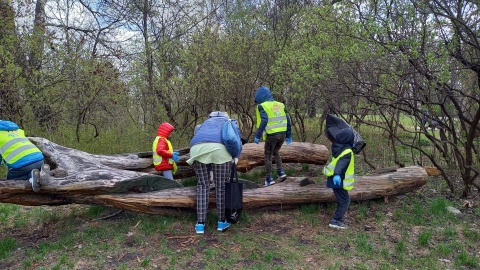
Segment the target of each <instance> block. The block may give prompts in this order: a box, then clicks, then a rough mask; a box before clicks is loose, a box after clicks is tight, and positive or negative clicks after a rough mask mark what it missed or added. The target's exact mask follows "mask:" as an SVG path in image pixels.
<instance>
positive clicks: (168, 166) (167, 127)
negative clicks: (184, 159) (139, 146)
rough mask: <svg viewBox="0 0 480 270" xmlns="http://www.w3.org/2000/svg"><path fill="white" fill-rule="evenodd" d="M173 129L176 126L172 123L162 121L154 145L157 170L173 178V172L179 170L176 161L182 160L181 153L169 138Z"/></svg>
mask: <svg viewBox="0 0 480 270" xmlns="http://www.w3.org/2000/svg"><path fill="white" fill-rule="evenodd" d="M173 130H174V127H173V126H172V125H171V124H170V123H167V122H163V123H161V124H160V126H159V127H158V131H157V137H156V138H155V140H154V141H153V145H152V151H153V165H154V166H155V170H156V171H161V172H162V173H163V176H164V177H165V178H168V179H172V180H173V174H175V173H176V172H177V163H176V162H177V161H179V160H180V154H179V153H178V152H174V151H173V147H172V144H171V143H170V141H169V140H168V137H169V136H170V133H172V131H173Z"/></svg>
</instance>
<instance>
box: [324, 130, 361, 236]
mask: <svg viewBox="0 0 480 270" xmlns="http://www.w3.org/2000/svg"><path fill="white" fill-rule="evenodd" d="M354 146H355V135H354V132H353V129H351V128H346V129H343V130H341V131H340V132H339V133H338V134H337V135H336V136H335V142H333V143H332V161H331V162H330V163H329V164H328V165H327V166H325V167H324V169H323V174H325V175H326V176H327V177H328V178H327V187H329V188H332V189H333V193H334V194H335V197H336V198H337V210H336V211H335V214H334V215H333V218H332V220H331V221H330V223H329V224H328V226H329V227H332V228H336V229H346V228H347V226H346V225H345V221H344V216H345V213H346V212H347V210H348V207H349V205H350V195H349V194H348V191H349V190H351V189H352V188H353V183H354V167H355V161H354V157H355V156H354V153H353V151H352V148H353V147H354Z"/></svg>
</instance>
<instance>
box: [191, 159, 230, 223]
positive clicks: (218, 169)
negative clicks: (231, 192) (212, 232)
mask: <svg viewBox="0 0 480 270" xmlns="http://www.w3.org/2000/svg"><path fill="white" fill-rule="evenodd" d="M207 166H209V167H210V168H211V170H212V171H213V181H214V182H215V199H216V202H217V213H218V220H219V221H224V220H225V182H226V181H228V178H229V177H230V170H231V169H232V163H231V162H226V163H223V164H213V163H212V164H204V163H201V162H198V161H195V162H194V163H193V168H194V169H195V175H196V176H197V222H198V223H205V222H206V221H207V211H208V199H209V193H210V173H209V170H208V168H207Z"/></svg>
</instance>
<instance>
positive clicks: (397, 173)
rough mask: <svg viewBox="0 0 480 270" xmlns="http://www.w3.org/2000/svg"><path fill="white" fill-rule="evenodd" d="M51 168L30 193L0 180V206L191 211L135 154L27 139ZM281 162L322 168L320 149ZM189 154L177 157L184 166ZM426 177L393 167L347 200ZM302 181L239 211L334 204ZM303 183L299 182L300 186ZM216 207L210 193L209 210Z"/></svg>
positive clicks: (247, 156) (243, 163) (248, 197)
mask: <svg viewBox="0 0 480 270" xmlns="http://www.w3.org/2000/svg"><path fill="white" fill-rule="evenodd" d="M31 140H32V141H33V142H34V143H35V144H36V145H38V146H39V148H40V149H41V150H42V152H43V153H44V155H45V157H46V162H47V163H48V164H50V166H51V168H52V174H53V177H52V180H51V181H50V182H48V183H43V185H42V188H41V190H40V192H38V193H34V192H33V191H32V190H31V187H30V185H29V184H28V181H18V180H17V181H14V180H9V181H7V180H5V181H0V202H6V203H14V204H21V205H64V204H73V203H75V204H96V205H106V206H112V207H116V208H120V209H126V210H130V211H136V212H143V213H151V214H164V213H168V214H171V213H178V212H179V210H187V211H193V210H194V209H195V207H196V189H195V187H182V186H181V184H179V183H178V182H176V181H173V180H169V179H166V178H163V177H162V176H160V175H155V174H149V173H145V172H142V171H139V170H143V169H146V168H149V167H151V166H152V165H151V162H152V161H151V158H141V157H139V156H138V155H137V154H124V155H114V156H109V155H93V154H89V153H86V152H83V151H79V150H76V149H71V148H67V147H64V146H61V145H58V144H55V143H53V142H50V141H48V140H46V139H43V138H31ZM282 149H283V152H282V155H283V156H284V159H283V160H284V161H285V162H286V163H294V162H301V163H310V164H320V165H322V164H325V163H326V161H327V159H328V150H327V149H326V147H325V146H321V145H313V144H309V143H304V144H303V143H292V144H291V145H289V146H284V147H282ZM187 157H188V153H185V151H184V154H183V155H182V158H183V162H184V161H185V160H186V159H187ZM263 162H264V161H263V145H262V144H259V145H256V144H246V145H244V150H243V152H242V156H241V159H240V161H239V167H241V168H243V169H245V170H249V169H251V168H252V167H255V166H260V165H263ZM426 181H427V173H426V172H425V170H424V169H423V168H421V167H416V166H414V167H407V168H401V169H398V170H396V169H393V170H390V171H387V172H385V173H383V174H376V175H366V176H358V177H357V178H356V186H355V189H354V190H353V191H350V194H351V198H352V200H367V199H373V198H382V197H385V196H390V195H396V194H403V193H406V192H412V191H415V190H416V189H418V188H419V187H421V186H422V185H424V184H425V183H426ZM310 182H312V181H309V180H308V179H305V178H293V177H290V178H288V179H287V180H286V181H285V182H283V183H278V184H276V185H273V186H270V187H266V188H252V189H247V190H245V191H244V208H245V209H255V208H262V207H278V206H280V207H287V206H292V205H293V206H294V205H298V204H305V203H320V202H332V201H335V197H334V195H333V192H332V191H331V189H328V188H326V187H325V184H324V183H319V184H309V185H304V184H305V183H310ZM300 183H302V184H300ZM214 206H215V197H214V193H213V192H212V193H211V194H210V207H214Z"/></svg>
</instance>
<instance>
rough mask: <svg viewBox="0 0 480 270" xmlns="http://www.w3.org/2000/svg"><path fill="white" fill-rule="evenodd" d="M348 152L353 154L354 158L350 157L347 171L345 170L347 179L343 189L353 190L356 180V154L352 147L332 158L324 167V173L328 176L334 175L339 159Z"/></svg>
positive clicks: (344, 181) (344, 180)
mask: <svg viewBox="0 0 480 270" xmlns="http://www.w3.org/2000/svg"><path fill="white" fill-rule="evenodd" d="M348 153H351V154H352V158H351V159H350V163H349V164H348V167H347V171H346V172H345V179H343V189H345V190H352V189H353V186H354V182H355V165H354V164H355V161H354V157H355V155H354V154H353V151H352V149H350V148H349V149H345V150H343V152H342V153H341V154H340V155H339V156H338V157H336V158H332V161H331V162H330V163H329V164H328V165H327V166H325V167H323V174H324V175H326V176H328V177H330V176H333V173H334V172H335V166H337V162H338V160H339V159H340V158H341V157H343V156H345V155H346V154H348Z"/></svg>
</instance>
